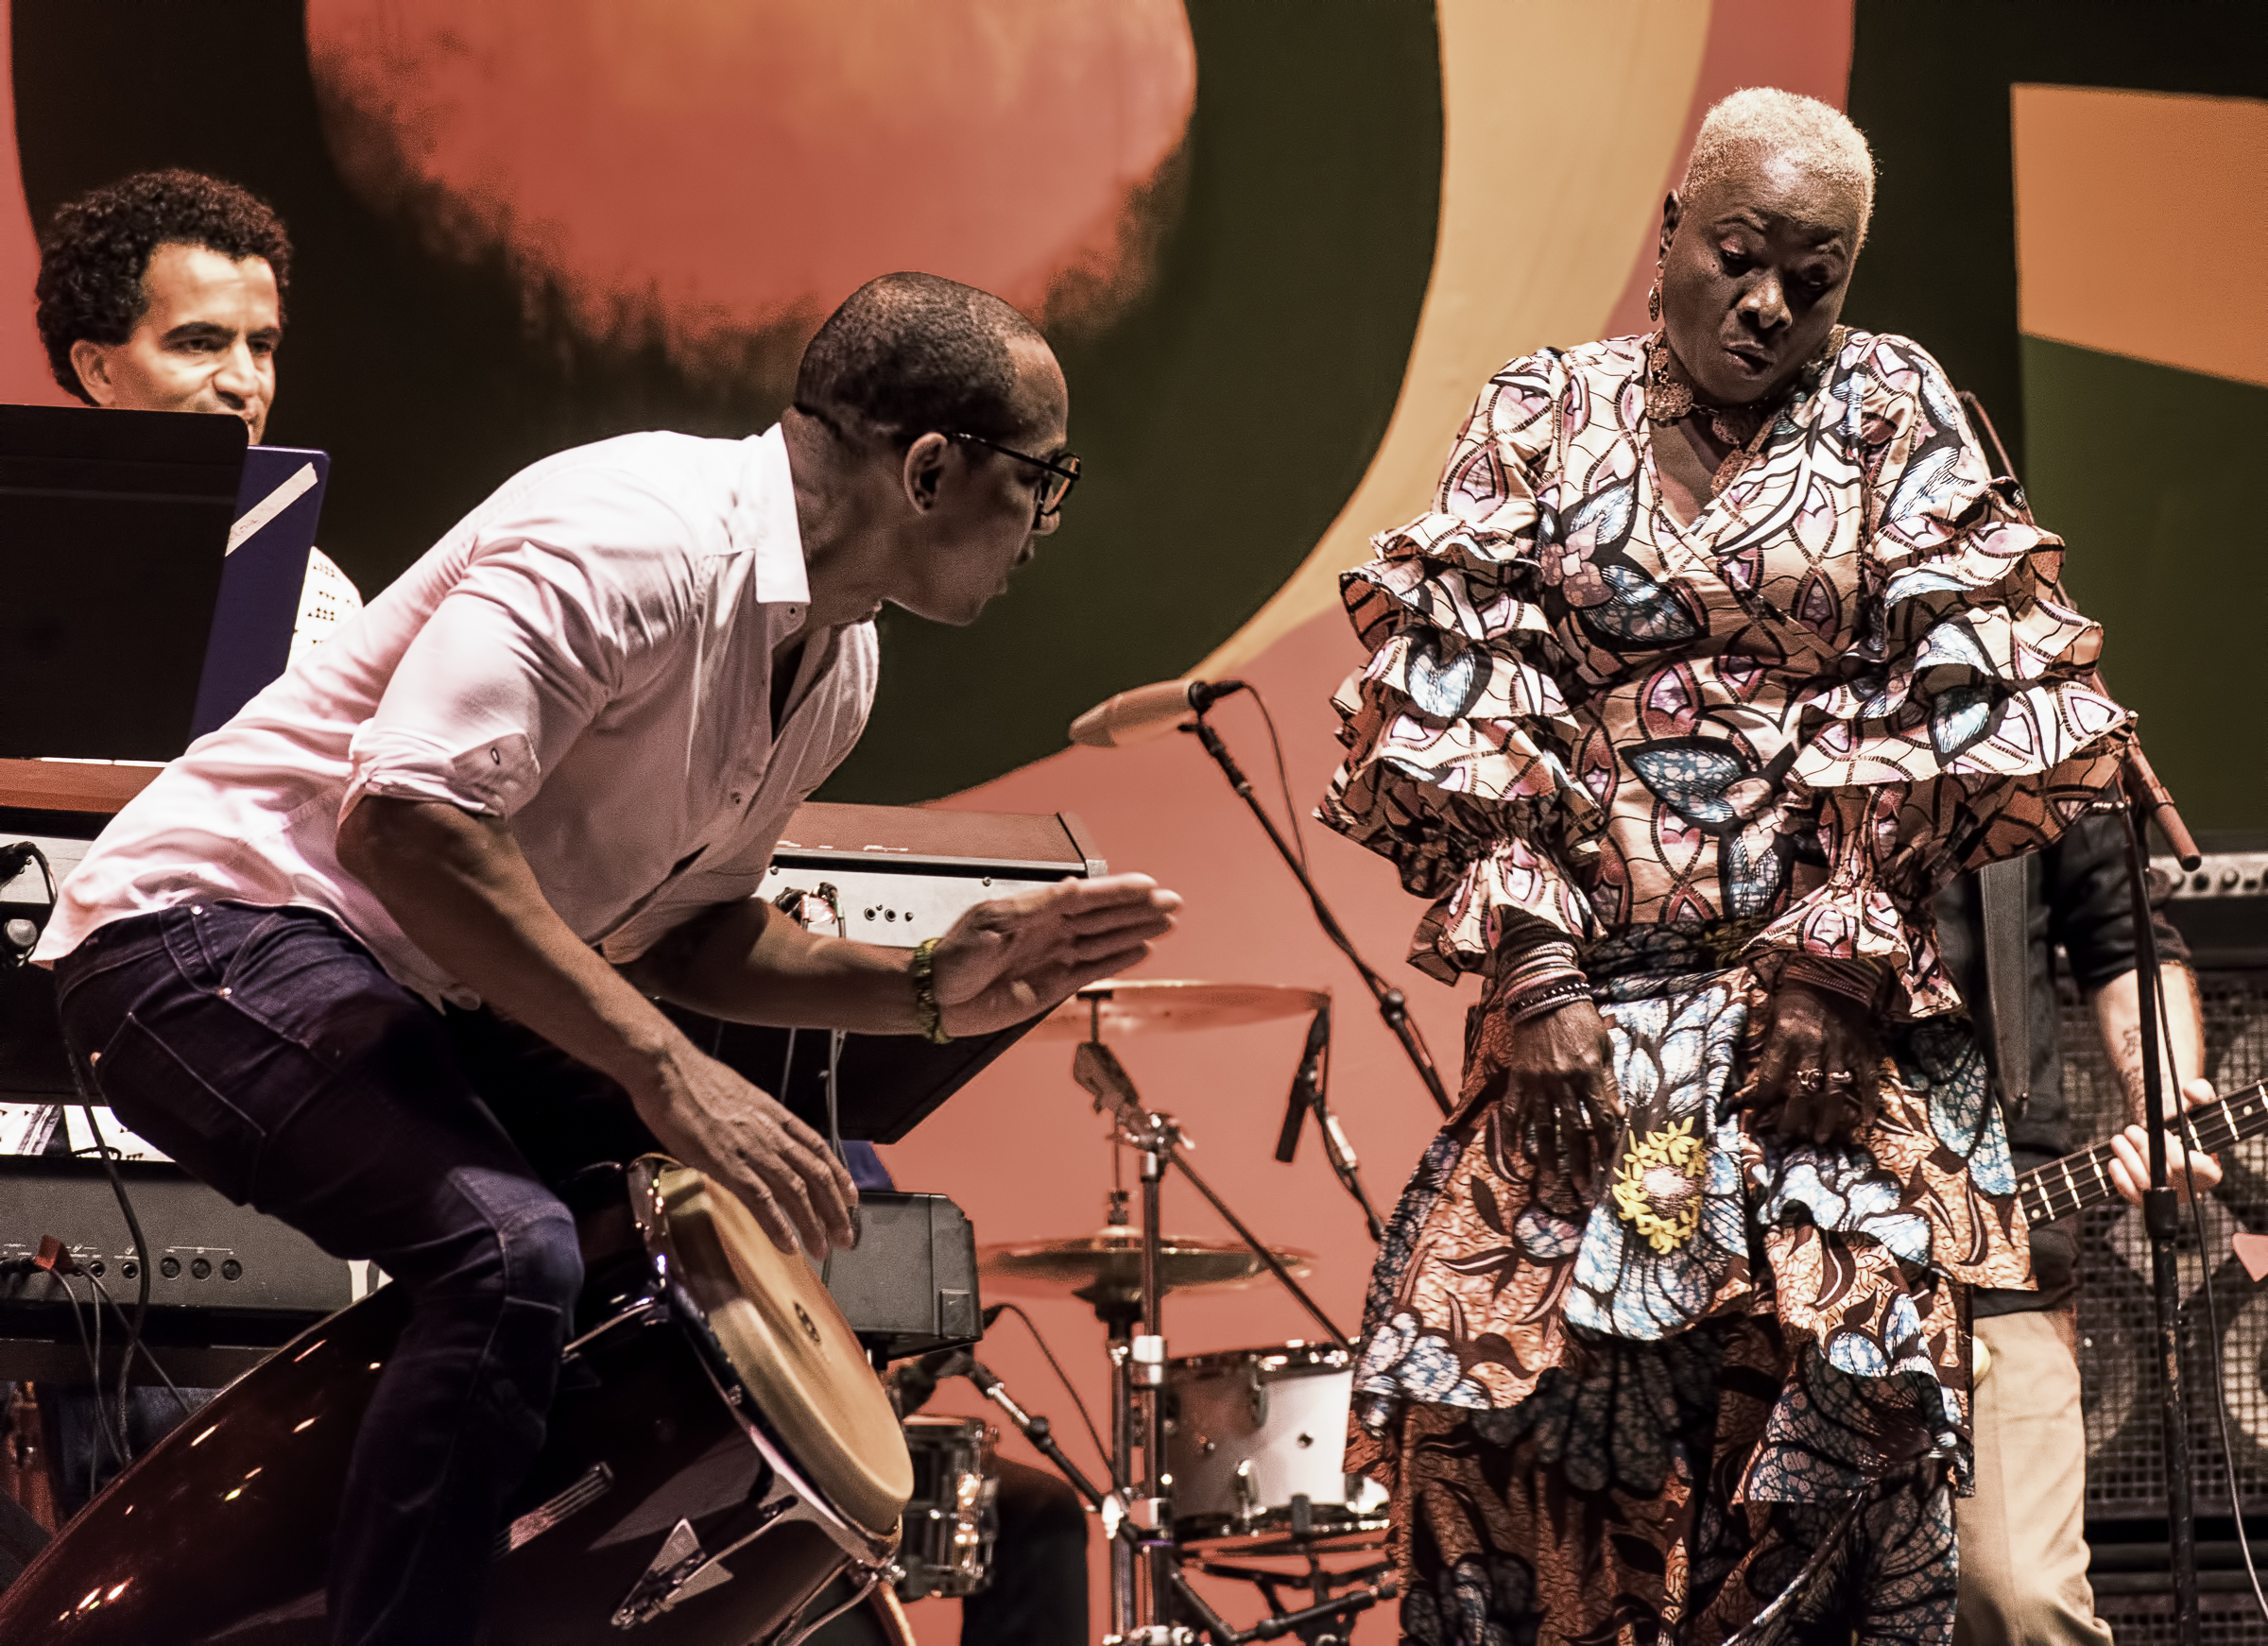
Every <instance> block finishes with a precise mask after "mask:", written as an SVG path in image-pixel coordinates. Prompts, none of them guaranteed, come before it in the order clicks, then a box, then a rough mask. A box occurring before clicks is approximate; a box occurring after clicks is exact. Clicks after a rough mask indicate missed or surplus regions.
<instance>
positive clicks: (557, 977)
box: [338, 798, 692, 1096]
mask: <svg viewBox="0 0 2268 1646" xmlns="http://www.w3.org/2000/svg"><path fill="white" fill-rule="evenodd" d="M338 854H339V861H340V863H341V864H342V865H343V866H345V867H346V869H347V870H348V872H349V873H351V874H352V875H353V876H354V877H355V878H356V879H358V880H360V881H361V882H362V883H364V884H365V885H367V886H369V889H370V890H371V892H373V893H374V894H375V895H376V896H377V898H378V900H379V901H380V902H382V903H384V904H385V905H386V910H387V914H389V915H391V916H392V917H394V920H395V922H396V923H397V924H398V925H400V926H401V928H402V930H403V932H404V934H406V935H407V936H408V938H409V940H410V941H411V942H412V943H415V944H416V945H417V946H418V948H419V949H420V950H421V951H422V952H424V953H425V954H426V955H427V956H428V957H429V958H431V959H432V960H433V961H434V962H435V964H437V965H438V966H439V967H440V968H441V969H443V970H444V971H446V972H448V973H449V975H450V976H452V977H454V978H455V979H456V981H457V982H459V983H461V984H463V985H464V986H466V987H467V988H469V989H472V991H473V992H474V993H476V994H478V995H479V996H480V997H481V999H482V1000H483V1001H484V1002H486V1003H488V1004H489V1005H490V1006H493V1007H494V1008H495V1009H496V1010H498V1011H500V1012H502V1013H503V1014H504V1015H506V1016H507V1017H509V1018H512V1019H514V1020H517V1021H519V1022H521V1023H524V1024H525V1025H526V1026H527V1027H528V1028H530V1029H532V1030H534V1031H535V1032H536V1033H537V1034H539V1035H541V1036H542V1037H544V1038H545V1039H546V1040H549V1041H550V1042H551V1043H552V1044H553V1045H555V1046H557V1047H558V1048H559V1049H560V1050H561V1051H563V1052H566V1053H567V1054H569V1055H571V1056H574V1057H576V1058H579V1059H581V1060H582V1061H583V1062H585V1063H588V1064H589V1065H591V1067H592V1068H593V1069H596V1070H598V1071H599V1072H601V1073H604V1074H607V1075H609V1076H610V1077H612V1078H613V1079H615V1080H617V1081H619V1082H620V1083H621V1084H622V1085H623V1086H624V1087H625V1088H626V1089H628V1090H629V1091H630V1093H631V1094H632V1095H633V1096H641V1095H643V1094H644V1093H646V1092H648V1091H650V1090H651V1089H653V1087H654V1085H655V1083H656V1080H657V1078H658V1075H659V1072H660V1071H661V1070H662V1067H663V1066H664V1065H665V1064H666V1063H667V1062H668V1061H669V1060H670V1059H671V1058H672V1057H674V1056H676V1055H678V1054H679V1053H680V1052H689V1051H691V1049H692V1047H691V1043H690V1042H688V1041H687V1040H686V1039H685V1037H683V1035H681V1034H679V1031H678V1029H677V1028H676V1026H675V1025H673V1024H672V1023H671V1022H670V1021H669V1020H668V1019H667V1018H665V1017H663V1016H662V1013H661V1012H660V1011H658V1010H657V1009H656V1008H655V1007H654V1004H653V1003H652V1002H650V1001H648V1000H646V999H645V998H644V996H643V995H641V994H640V993H639V992H638V990H637V989H636V988H635V987H633V986H631V985H630V984H629V983H628V982H627V981H626V980H625V979H624V978H623V977H622V976H621V975H620V974H618V973H617V972H616V971H615V969H614V968H613V967H611V966H610V965H609V964H608V963H607V962H606V961H605V960H604V959H603V958H601V957H600V956H599V955H598V954H597V953H595V952H593V950H591V949H590V948H589V947H588V946H587V945H585V944H584V943H583V942H581V941H580V940H579V939H578V938H577V937H576V934H575V933H574V932H573V931H572V930H571V929H570V928H569V927H568V925H567V923H566V922H565V921H564V920H562V919H560V918H559V917H558V912H557V911H556V910H554V909H553V908H552V906H551V904H550V903H549V902H548V901H547V900H545V899H544V896H543V892H542V888H541V886H539V885H538V884H537V883H536V877H535V873H534V871H533V870H531V869H530V868H529V867H528V866H527V862H526V860H525V859H524V858H523V857H522V856H521V855H520V848H519V844H518V842H516V841H515V840H514V839H513V838H512V834H511V831H510V829H509V828H508V827H507V825H506V824H504V823H503V822H502V821H500V820H498V819H496V818H490V817H477V816H474V815H473V814H471V813H469V812H464V811H460V810H459V809H457V808H456V807H455V806H451V805H447V804H444V803H442V802H439V801H427V800H393V799H384V798H373V799H366V800H365V801H363V802H362V804H361V805H359V806H357V807H356V808H355V809H354V810H353V812H352V813H351V814H348V816H347V818H346V820H345V821H344V822H343V823H342V824H341V825H340V827H339V834H338Z"/></svg>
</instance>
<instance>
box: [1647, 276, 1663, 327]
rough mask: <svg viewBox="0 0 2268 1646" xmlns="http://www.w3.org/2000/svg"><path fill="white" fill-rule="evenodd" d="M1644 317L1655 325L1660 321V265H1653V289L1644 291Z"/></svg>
mask: <svg viewBox="0 0 2268 1646" xmlns="http://www.w3.org/2000/svg"><path fill="white" fill-rule="evenodd" d="M1646 318H1647V319H1649V320H1652V321H1653V322H1654V323H1655V324H1656V325H1659V324H1660V323H1661V265H1660V264H1658V263H1657V264H1656V265H1655V266H1654V289H1653V290H1652V291H1650V292H1648V293H1646Z"/></svg>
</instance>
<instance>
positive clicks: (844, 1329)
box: [0, 1159, 914, 1646]
mask: <svg viewBox="0 0 2268 1646" xmlns="http://www.w3.org/2000/svg"><path fill="white" fill-rule="evenodd" d="M626 1191H627V1193H626ZM563 1193H564V1192H563ZM569 1200H570V1205H571V1206H573V1207H574V1208H575V1209H576V1214H577V1215H576V1222H577V1226H578V1227H579V1229H580V1231H581V1233H582V1236H583V1260H584V1266H585V1270H586V1273H587V1276H588V1279H587V1282H586V1285H585V1288H584V1294H583V1298H582V1302H581V1304H580V1306H579V1307H578V1309H577V1312H576V1327H577V1330H578V1335H577V1336H576V1339H575V1340H574V1341H573V1342H572V1343H571V1344H569V1346H568V1347H567V1350H566V1357H565V1364H564V1365H563V1366H562V1367H561V1368H560V1376H559V1389H558V1397H557V1398H556V1399H555V1400H554V1402H553V1405H552V1409H551V1416H550V1420H549V1423H548V1424H547V1426H546V1432H545V1440H544V1445H543V1449H542V1451H541V1454H540V1455H539V1456H538V1457H537V1459H536V1462H535V1465H534V1466H533V1467H532V1468H531V1469H530V1470H529V1473H528V1477H527V1479H526V1481H525V1482H524V1483H523V1485H522V1486H521V1488H520V1490H519V1491H518V1492H517V1493H516V1494H515V1495H514V1497H513V1499H512V1500H511V1501H510V1502H509V1503H508V1504H507V1508H506V1512H505V1513H506V1520H505V1524H504V1526H503V1527H502V1528H501V1529H500V1531H499V1533H498V1535H497V1538H496V1544H495V1549H494V1559H495V1566H494V1569H493V1576H492V1579H491V1582H490V1593H489V1600H488V1605H487V1607H486V1611H485V1619H484V1621H485V1627H486V1633H485V1636H484V1638H486V1639H488V1640H490V1641H492V1642H494V1643H495V1646H600V1643H602V1642H609V1643H610V1642H614V1641H619V1640H622V1639H624V1638H625V1634H624V1631H625V1630H630V1631H633V1633H632V1634H631V1636H630V1637H629V1638H632V1639H634V1640H635V1641H636V1642H638V1643H639V1646H713V1643H714V1642H717V1641H735V1642H737V1641H765V1642H768V1643H769V1646H795V1643H796V1642H798V1641H799V1640H801V1638H802V1637H803V1636H804V1635H805V1634H807V1633H808V1632H809V1631H810V1630H811V1628H812V1627H813V1626H814V1625H815V1624H816V1623H817V1622H819V1621H822V1620H826V1619H827V1618H828V1617H830V1616H831V1615H832V1614H833V1612H835V1611H836V1610H838V1609H839V1610H842V1611H844V1613H845V1616H846V1617H848V1618H851V1619H857V1618H860V1617H863V1616H866V1615H867V1614H868V1613H872V1612H874V1610H875V1602H874V1597H875V1596H876V1594H877V1590H878V1586H879V1585H880V1584H881V1580H882V1579H883V1577H884V1576H885V1574H886V1573H887V1572H888V1570H889V1568H890V1565H891V1562H892V1559H893V1558H894V1556H895V1555H896V1553H897V1545H898V1517H899V1511H900V1509H901V1508H902V1506H903V1505H904V1503H905V1501H906V1500H907V1499H908V1498H909V1497H910V1496H911V1495H912V1493H913V1486H914V1479H913V1466H912V1462H911V1460H910V1458H909V1457H908V1456H907V1453H906V1449H905V1442H904V1439H903V1437H902V1434H901V1432H900V1430H899V1426H898V1417H897V1414H896V1413H895V1412H894V1411H893V1410H892V1409H891V1407H890V1402H889V1397H888V1395H887V1394H886V1393H885V1391H884V1389H883V1386H882V1383H881V1380H879V1379H877V1378H876V1377H875V1375H874V1372H873V1368H872V1367H871V1366H870V1365H869V1364H868V1362H867V1358H866V1355H865V1353H864V1352H863V1351H862V1350H861V1349H860V1347H859V1345H858V1342H857V1340H856V1339H855V1338H853V1337H852V1336H851V1329H850V1328H849V1326H847V1325H846V1324H845V1323H844V1321H843V1317H842V1315H841V1313H840V1312H838V1311H837V1310H836V1308H835V1307H834V1301H833V1298H831V1297H830V1296H829V1295H827V1292H826V1289H825V1288H824V1287H823V1286H822V1285H821V1284H820V1283H819V1279H818V1277H817V1276H816V1275H815V1274H814V1273H813V1272H812V1269H811V1266H810V1265H809V1264H808V1263H806V1262H804V1260H802V1259H801V1258H800V1257H798V1256H791V1255H788V1254H784V1253H782V1252H781V1251H780V1250H779V1249H778V1248H777V1247H775V1246H774V1245H773V1244H772V1243H771V1242H770V1241H769V1240H768V1239H766V1238H765V1235H764V1233H763V1231H762V1230H761V1229H759V1228H758V1227H757V1226H756V1222H755V1220H754V1219H753V1218H752V1217H750V1216H749V1215H748V1213H747V1209H745V1208H743V1207H742V1206H741V1205H740V1203H739V1202H738V1201H736V1200H734V1199H732V1198H731V1197H730V1195H728V1194H725V1193H723V1192H719V1191H716V1190H713V1188H712V1187H711V1186H710V1184H709V1183H708V1181H707V1179H705V1178H703V1177H702V1176H701V1175H700V1174H698V1173H696V1172H690V1171H686V1170H683V1169H682V1168H679V1167H677V1166H675V1165H672V1164H670V1163H669V1162H667V1161H664V1160H659V1159H648V1160H642V1161H639V1162H638V1163H636V1164H635V1165H633V1166H632V1167H630V1168H629V1169H628V1170H627V1172H624V1173H618V1174H610V1175H608V1176H605V1177H602V1178H599V1179H597V1180H596V1182H595V1184H594V1185H593V1186H590V1187H587V1188H586V1189H584V1190H582V1191H579V1192H576V1193H575V1194H573V1195H571V1196H570V1197H569ZM405 1302H406V1299H405V1297H404V1295H403V1292H402V1288H400V1287H398V1286H388V1287H385V1288H382V1289H381V1290H379V1291H378V1292H375V1293H373V1294H371V1295H369V1297H367V1298H365V1299H364V1300H363V1301H362V1302H360V1303H358V1304H356V1305H354V1306H353V1307H352V1309H349V1310H346V1311H345V1312H342V1313H339V1314H336V1315H334V1316H333V1317H332V1318H331V1319H329V1320H327V1321H325V1322H323V1323H322V1324H321V1325H319V1326H318V1327H316V1328H314V1329H311V1330H310V1331H308V1332H307V1333H306V1334H305V1335H304V1336H303V1337H301V1339H300V1340H299V1341H298V1342H296V1343H294V1344H292V1345H289V1346H286V1347H284V1348H283V1349H281V1350H279V1351H277V1353H276V1354H275V1355H274V1356H273V1357H272V1358H270V1359H269V1360H266V1361H265V1362H263V1363H261V1364H260V1365H258V1366H257V1367H255V1368H253V1370H251V1371H250V1372H248V1373H247V1374H245V1376H244V1377H242V1378H240V1379H239V1380H237V1381H236V1382H235V1383H233V1384H232V1385H231V1386H230V1387H229V1388H228V1389H226V1390H225V1391H223V1392H222V1393H221V1394H220V1396H219V1397H216V1398H215V1400H214V1401H213V1402H212V1404H211V1405H209V1406H207V1407H205V1408H204V1409H203V1410H202V1411H200V1412H199V1413H198V1420H197V1421H196V1422H194V1423H189V1424H184V1425H183V1426H182V1427H180V1429H177V1430H175V1431H174V1432H172V1433H171V1434H169V1435H167V1436H166V1437H165V1438H164V1439H163V1441H161V1442H160V1443H159V1444H158V1445H157V1446H156V1447H154V1448H152V1449H150V1450H149V1451H148V1452H147V1453H146V1454H145V1455H144V1456H143V1457H142V1459H141V1460H140V1461H139V1462H137V1463H136V1464H135V1465H134V1466H133V1467H131V1468H129V1469H128V1470H127V1471H126V1472H125V1473H124V1474H122V1475H121V1476H119V1478H118V1480H117V1481H116V1482H115V1483H113V1484H112V1486H111V1487H110V1489H109V1490H108V1491H106V1492H104V1493H103V1495H102V1496H101V1497H99V1498H97V1499H96V1500H94V1502H93V1503H92V1504H90V1505H89V1506H88V1507H87V1508H86V1509H85V1510H84V1511H82V1512H81V1513H80V1514H79V1515H78V1516H77V1517H75V1518H74V1519H73V1520H72V1522H71V1524H70V1525H69V1526H67V1527H65V1528H64V1529H63V1531H62V1532H61V1533H60V1535H58V1536H57V1537H56V1538H55V1540H54V1541H53V1542H51V1543H49V1544H48V1545H47V1547H46V1549H45V1550H44V1551H43V1552H42V1553H41V1555H40V1557H39V1559H38V1560H37V1561H35V1562H34V1563H33V1564H32V1565H31V1566H30V1567H29V1568H27V1569H26V1570H25V1572H24V1573H23V1575H22V1576H21V1577H19V1578H18V1579H17V1580H16V1582H15V1583H14V1584H12V1585H10V1586H9V1587H8V1589H6V1590H5V1591H0V1639H5V1640H7V1641H9V1646H50V1643H54V1646H60V1643H62V1642H65V1641H68V1642H69V1646H146V1643H147V1642H149V1641H153V1640H168V1641H171V1640H180V1641H191V1640H198V1641H201V1640H215V1639H222V1638H226V1639H230V1640H238V1639H244V1640H249V1639H253V1638H257V1639H258V1640H259V1641H260V1642H261V1646H322V1643H323V1642H325V1641H327V1640H328V1639H329V1638H330V1630H329V1628H328V1626H327V1624H326V1622H325V1619H324V1600H323V1594H324V1568H325V1564H326V1561H327V1558H328V1555H329V1538H330V1535H331V1528H332V1527H333V1526H334V1525H335V1524H336V1522H337V1518H338V1504H339V1499H340V1495H341V1493H342V1491H343V1489H344V1487H345V1483H346V1470H347V1463H348V1459H349V1454H350V1451H351V1449H352V1442H353V1438H354V1434H355V1432H356V1431H357V1430H358V1429H359V1427H360V1426H361V1423H362V1418H363V1414H364V1410H365V1408H366V1406H367V1405H368V1403H369V1397H370V1392H371V1389H372V1387H373V1385H374V1384H375V1382H376V1376H375V1374H376V1373H377V1372H378V1371H379V1369H380V1368H381V1367H382V1366H383V1364H384V1363H385V1362H386V1361H387V1358H388V1357H390V1356H391V1355H392V1354H393V1353H394V1350H395V1347H396V1339H397V1338H398V1336H399V1334H400V1332H401V1329H402V1326H403V1321H404V1315H405V1312H406V1310H405ZM129 1517H130V1518H129ZM882 1610H883V1612H885V1613H886V1612H888V1611H889V1610H890V1608H888V1607H884V1608H882Z"/></svg>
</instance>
